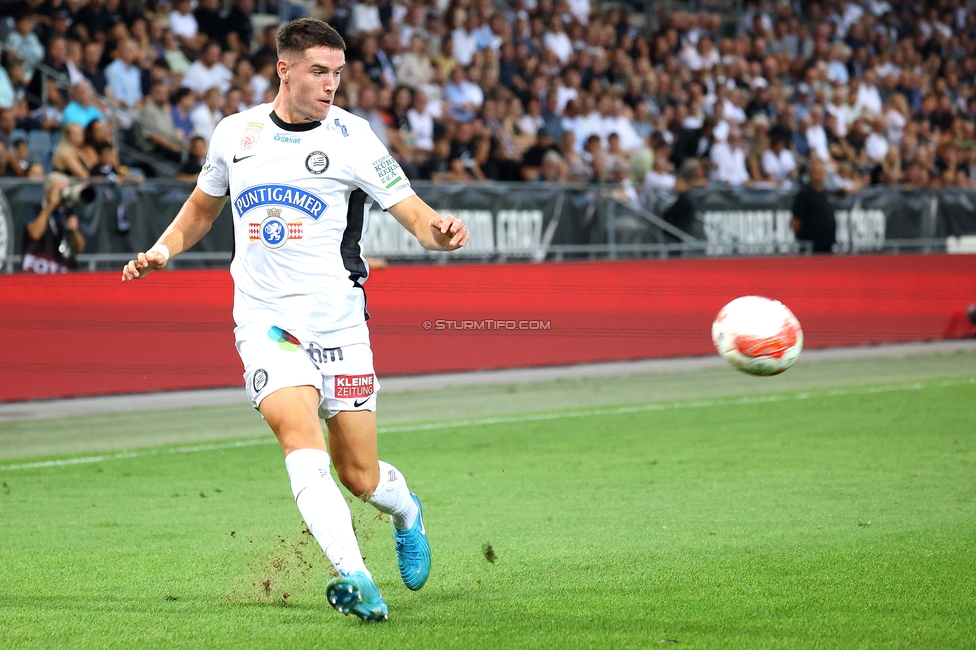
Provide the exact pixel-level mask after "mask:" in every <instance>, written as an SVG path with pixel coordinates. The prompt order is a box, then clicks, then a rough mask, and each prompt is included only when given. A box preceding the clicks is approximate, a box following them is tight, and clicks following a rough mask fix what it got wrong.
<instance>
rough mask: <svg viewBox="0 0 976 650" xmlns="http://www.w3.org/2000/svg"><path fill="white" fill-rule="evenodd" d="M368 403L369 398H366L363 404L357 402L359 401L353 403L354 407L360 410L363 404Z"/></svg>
mask: <svg viewBox="0 0 976 650" xmlns="http://www.w3.org/2000/svg"><path fill="white" fill-rule="evenodd" d="M368 401H369V398H368V397H367V398H366V399H364V400H363V401H362V402H360V401H358V400H357V401H355V402H353V403H352V405H353V406H354V407H356V408H359V407H360V406H362V405H363V404H365V403H366V402H368Z"/></svg>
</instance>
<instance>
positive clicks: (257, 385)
mask: <svg viewBox="0 0 976 650" xmlns="http://www.w3.org/2000/svg"><path fill="white" fill-rule="evenodd" d="M267 385H268V371H267V370H263V369H262V370H258V371H257V372H255V373H254V377H253V379H251V386H253V387H254V392H255V393H260V392H261V391H262V390H264V387H265V386H267Z"/></svg>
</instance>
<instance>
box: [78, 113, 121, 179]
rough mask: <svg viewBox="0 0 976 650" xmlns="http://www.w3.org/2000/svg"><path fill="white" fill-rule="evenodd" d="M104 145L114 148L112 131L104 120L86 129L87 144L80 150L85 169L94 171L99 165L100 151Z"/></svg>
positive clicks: (97, 121) (90, 124) (94, 121)
mask: <svg viewBox="0 0 976 650" xmlns="http://www.w3.org/2000/svg"><path fill="white" fill-rule="evenodd" d="M103 145H108V146H110V147H112V146H113V144H112V130H111V128H109V126H108V124H106V123H105V122H103V121H102V120H93V121H92V122H89V124H88V126H87V127H85V142H84V144H83V145H82V146H81V148H80V150H79V153H80V154H81V160H82V162H83V163H84V164H85V167H87V168H88V169H94V167H95V165H97V164H98V161H99V158H100V154H99V151H100V150H101V148H102V146H103Z"/></svg>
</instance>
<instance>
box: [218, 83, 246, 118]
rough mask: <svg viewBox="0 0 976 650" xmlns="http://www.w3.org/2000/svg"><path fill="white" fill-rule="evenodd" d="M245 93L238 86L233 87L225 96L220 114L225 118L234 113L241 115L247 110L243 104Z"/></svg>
mask: <svg viewBox="0 0 976 650" xmlns="http://www.w3.org/2000/svg"><path fill="white" fill-rule="evenodd" d="M243 100H244V91H243V90H241V89H240V88H238V87H236V86H232V87H231V88H230V90H228V91H227V94H226V95H224V103H223V104H221V106H220V112H221V113H222V114H223V116H224V117H227V116H228V115H233V114H234V113H240V112H241V111H242V110H244V109H245V108H247V106H245V105H244V103H243Z"/></svg>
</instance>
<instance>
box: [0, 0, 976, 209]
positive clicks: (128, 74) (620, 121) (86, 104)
mask: <svg viewBox="0 0 976 650" xmlns="http://www.w3.org/2000/svg"><path fill="white" fill-rule="evenodd" d="M279 1H280V2H281V3H282V5H281V6H274V5H270V8H271V9H272V10H273V11H275V12H280V15H282V16H285V17H289V18H291V17H297V16H303V15H309V16H313V17H316V18H321V19H323V20H326V21H328V22H329V23H331V24H332V25H333V26H335V27H336V28H337V29H338V30H339V32H340V33H341V34H342V35H343V37H344V38H345V39H346V41H347V44H348V46H349V50H348V53H347V61H348V64H347V66H346V68H345V70H344V72H343V80H342V84H341V86H340V88H339V91H338V94H337V96H336V98H335V104H336V105H338V106H341V107H343V108H346V109H347V110H351V111H352V112H354V113H355V114H357V115H360V116H361V117H363V118H365V119H366V120H368V121H369V123H370V125H371V126H372V128H373V129H374V130H375V132H376V133H377V135H378V136H379V137H380V139H381V140H383V141H384V143H386V144H387V145H388V146H389V148H390V150H391V151H392V152H393V153H394V155H395V156H396V157H397V159H398V160H399V161H400V162H401V164H402V165H403V167H404V168H405V170H406V171H407V173H408V175H410V176H411V177H413V178H422V179H433V180H435V181H466V180H481V179H498V180H509V181H549V182H622V183H624V184H625V185H629V186H630V187H632V188H636V189H640V188H641V187H643V188H646V189H648V190H656V189H665V190H669V189H673V188H674V186H675V184H676V181H677V179H678V178H679V177H681V178H684V179H686V180H687V179H690V180H691V181H692V183H693V184H699V185H702V184H707V183H720V184H727V185H732V186H740V185H759V186H778V185H782V184H784V183H793V182H797V181H798V179H799V178H800V176H801V174H802V173H803V169H804V168H805V167H806V166H807V165H809V163H810V161H812V160H814V159H815V158H819V159H820V160H822V161H824V163H825V164H826V167H827V169H828V180H827V186H828V187H829V188H830V189H833V190H839V191H847V192H856V191H858V190H859V189H861V188H863V187H865V186H868V185H889V186H894V185H898V186H913V187H919V188H942V187H946V186H956V187H962V188H973V187H976V126H974V125H976V92H974V81H976V13H974V12H972V11H971V9H972V8H973V7H972V6H971V5H972V3H971V2H968V0H939V1H937V2H897V1H888V0H861V1H859V2H854V1H845V0H831V1H828V2H806V1H802V2H801V1H794V2H789V1H786V2H781V1H778V2H763V3H746V4H745V6H744V7H742V9H741V10H739V11H738V12H735V13H728V12H724V13H723V12H717V11H716V12H699V13H689V12H684V11H675V12H673V13H670V14H665V13H664V12H663V11H661V12H659V13H658V15H657V21H656V22H657V23H658V24H657V25H656V29H655V30H647V31H645V30H644V29H643V28H642V26H641V24H640V23H641V20H640V19H641V18H643V16H642V15H640V14H636V15H635V14H632V13H630V12H628V11H626V10H622V9H619V8H616V7H615V6H607V7H601V6H600V5H599V4H592V5H591V3H589V2H586V1H585V0H561V1H556V0H512V1H511V3H509V4H507V5H504V6H503V5H502V4H501V3H494V2H492V0H425V1H422V0H316V1H313V0H279ZM286 2H288V4H284V3H286ZM3 13H4V14H5V15H9V16H14V17H15V19H13V20H11V21H10V22H9V23H8V24H7V26H6V27H5V28H4V31H5V32H6V33H5V34H3V39H2V42H3V69H2V70H0V147H2V152H0V154H2V155H0V173H2V174H4V175H18V176H21V175H34V176H36V175H38V174H43V172H44V168H45V167H47V168H53V169H56V170H60V171H63V172H64V173H66V174H69V175H71V176H75V177H82V178H87V177H92V176H109V177H114V178H125V177H126V176H127V174H129V173H134V172H133V171H132V170H129V169H127V168H126V166H123V165H122V164H121V162H122V161H120V160H119V150H118V148H117V147H116V146H115V144H114V143H117V142H118V140H119V139H121V141H122V142H125V143H131V145H132V148H133V149H134V150H136V151H141V152H142V153H143V154H145V156H146V157H149V158H151V159H152V160H154V161H163V162H162V165H163V167H164V168H165V169H168V172H167V173H172V174H173V175H179V177H181V178H185V179H192V178H194V176H195V174H196V173H197V172H198V171H199V169H200V166H201V164H202V159H203V157H204V155H205V152H206V144H207V141H208V139H209V138H210V136H211V134H212V133H213V129H214V126H215V125H216V123H217V122H218V121H219V120H220V119H221V118H222V117H223V116H225V115H228V114H230V113H234V112H237V111H239V110H242V109H244V108H246V107H249V106H253V105H255V104H258V103H262V102H269V101H271V100H272V99H273V98H274V96H275V93H276V89H277V83H278V79H277V76H276V72H275V62H276V60H277V57H276V54H275V44H274V39H275V34H276V30H277V27H276V25H277V20H275V19H274V18H271V20H260V19H259V17H260V15H256V14H255V0H232V1H229V2H228V3H226V4H225V3H224V2H223V0H197V1H196V2H194V0H173V1H172V2H168V1H167V0H148V1H146V2H142V1H136V0H133V1H129V2H127V1H126V0H27V1H26V2H20V3H7V4H6V5H5V6H4V11H3ZM275 15H278V14H277V13H276V14H275ZM45 72H46V73H47V74H45ZM110 126H111V128H109V127H110ZM35 133H40V134H44V133H47V134H52V135H54V137H53V138H50V139H45V138H44V137H43V135H38V136H35ZM113 133H115V134H116V135H115V136H114V138H113ZM55 142H56V143H57V144H56V148H55V147H54V146H53V145H54V143H55ZM35 145H36V146H35ZM45 146H48V147H50V148H51V149H52V150H53V151H49V152H48V154H49V155H50V154H51V153H53V155H50V157H49V158H48V157H46V156H45V155H44V151H43V150H44V148H45ZM38 148H39V149H40V154H39V153H38ZM128 162H129V163H130V164H138V162H139V161H138V160H136V159H132V160H128ZM166 165H168V167H166ZM156 166H157V167H159V164H157V165H156ZM145 168H146V171H147V172H148V173H150V174H151V173H154V167H151V166H145Z"/></svg>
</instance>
